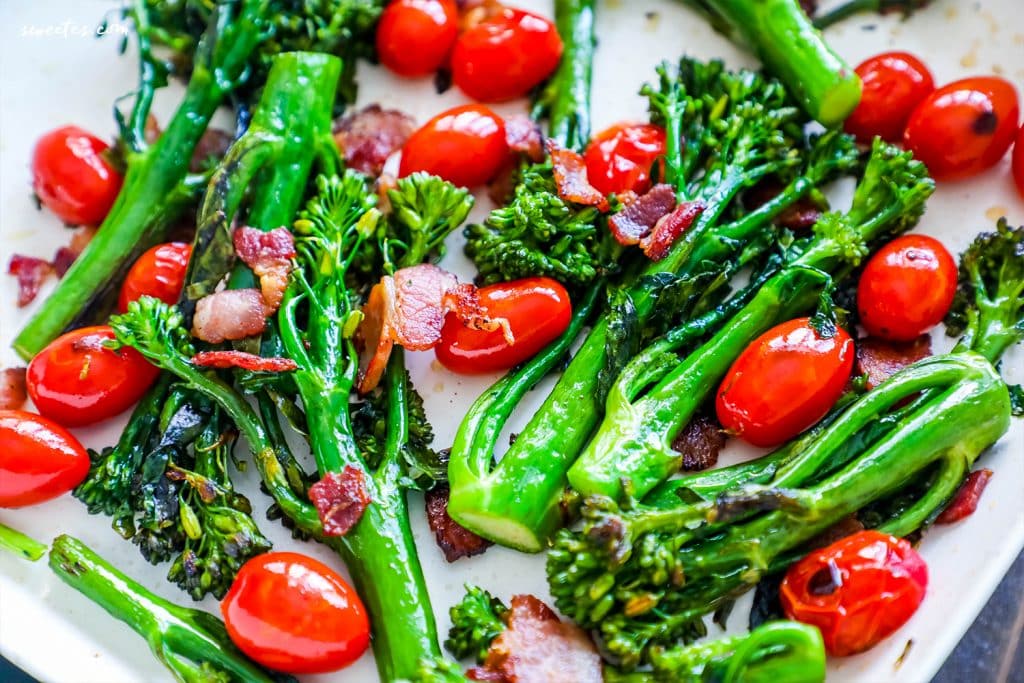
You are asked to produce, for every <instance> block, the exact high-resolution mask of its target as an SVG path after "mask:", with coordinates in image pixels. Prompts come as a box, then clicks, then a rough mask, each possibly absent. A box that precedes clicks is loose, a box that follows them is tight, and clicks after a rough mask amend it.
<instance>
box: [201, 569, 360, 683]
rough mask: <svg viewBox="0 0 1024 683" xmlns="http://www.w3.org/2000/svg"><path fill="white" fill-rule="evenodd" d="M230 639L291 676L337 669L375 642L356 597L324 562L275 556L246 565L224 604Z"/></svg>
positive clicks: (221, 605) (221, 608)
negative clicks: (371, 637) (371, 640)
mask: <svg viewBox="0 0 1024 683" xmlns="http://www.w3.org/2000/svg"><path fill="white" fill-rule="evenodd" d="M220 610H221V613H222V614H223V615H224V623H225V625H226V626H227V630H228V635H229V636H231V640H232V641H233V642H234V643H235V645H237V646H238V648H239V649H240V650H242V652H244V653H245V654H247V655H248V656H249V657H251V658H252V659H254V660H255V661H257V662H259V663H260V664H262V665H263V666H266V667H269V668H271V669H275V670H277V671H283V672H285V673H291V674H312V673H327V672H329V671H337V670H338V669H341V668H343V667H346V666H348V665H349V664H351V663H352V662H354V661H356V660H357V659H359V657H360V656H362V654H363V653H364V652H365V651H366V648H367V647H369V645H370V621H369V618H368V617H367V615H366V609H365V608H364V607H363V603H362V601H361V600H360V599H359V596H358V595H357V594H356V592H355V591H354V590H353V589H352V587H351V586H349V585H348V583H346V582H345V580H344V579H343V578H341V576H339V575H338V573H337V572H335V571H334V570H333V569H331V568H330V567H328V566H327V565H325V564H323V563H321V562H318V561H316V560H314V559H313V558H311V557H307V556H306V555H301V554H299V553H288V552H270V553H266V554H264V555H259V556H258V557H254V558H252V559H251V560H249V561H248V562H246V563H245V564H244V565H243V566H242V568H241V569H240V570H239V572H238V575H237V576H236V577H235V581H234V583H232V584H231V589H230V590H228V593H227V595H226V596H225V597H224V600H223V601H222V602H221V604H220Z"/></svg>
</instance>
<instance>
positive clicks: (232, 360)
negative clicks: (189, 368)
mask: <svg viewBox="0 0 1024 683" xmlns="http://www.w3.org/2000/svg"><path fill="white" fill-rule="evenodd" d="M192 365H198V366H199V367H201V368H219V369H221V370H227V369H229V368H240V369H242V370H252V371H254V372H291V371H292V370H296V369H298V367H299V366H298V365H296V364H295V361H293V360H292V359H291V358H264V357H263V356H257V355H256V354H254V353H246V352H244V351H200V352H199V353H197V354H196V355H194V356H193V357H192Z"/></svg>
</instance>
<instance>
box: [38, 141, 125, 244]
mask: <svg viewBox="0 0 1024 683" xmlns="http://www.w3.org/2000/svg"><path fill="white" fill-rule="evenodd" d="M108 148H109V145H107V143H105V142H103V141H102V140H100V139H99V138H97V137H95V136H93V135H91V134H89V133H88V132H86V131H84V130H82V129H81V128H79V127H77V126H65V127H63V128H58V129H57V130H53V131H50V132H49V133H47V134H46V135H44V136H43V137H41V138H39V141H38V142H37V143H36V148H35V151H34V152H33V153H32V189H33V190H34V191H35V193H36V196H37V197H39V201H41V202H42V203H43V205H44V206H46V208H48V209H49V210H50V211H53V212H54V213H55V214H57V217H58V218H60V219H61V220H62V221H64V222H65V223H67V224H69V225H99V224H100V223H102V222H103V219H104V218H106V217H107V213H109V212H110V207H111V206H113V205H114V200H115V199H117V193H118V192H120V191H121V182H122V180H123V179H122V178H121V174H120V173H118V172H117V171H115V170H114V168H113V167H112V166H111V165H110V164H109V163H107V160H106V159H104V158H103V152H105V151H106V150H107V149H108Z"/></svg>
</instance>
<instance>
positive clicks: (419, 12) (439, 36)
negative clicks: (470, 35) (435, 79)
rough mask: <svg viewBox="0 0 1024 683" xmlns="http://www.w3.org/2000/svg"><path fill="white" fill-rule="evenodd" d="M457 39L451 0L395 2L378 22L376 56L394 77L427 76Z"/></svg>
mask: <svg viewBox="0 0 1024 683" xmlns="http://www.w3.org/2000/svg"><path fill="white" fill-rule="evenodd" d="M458 36H459V11H458V8H457V7H456V6H455V2H454V0H395V2H392V3H391V4H390V5H388V6H387V7H385V8H384V12H382V13H381V15H380V21H379V22H378V23H377V55H378V56H379V57H380V61H381V64H383V65H384V66H386V67H387V68H389V69H391V70H392V71H394V72H395V73H396V74H399V75H401V76H426V75H428V74H431V73H434V72H435V71H437V70H438V69H439V68H441V66H442V65H443V64H444V60H445V58H447V57H448V53H449V52H451V49H452V45H454V44H455V39H456V38H457V37H458Z"/></svg>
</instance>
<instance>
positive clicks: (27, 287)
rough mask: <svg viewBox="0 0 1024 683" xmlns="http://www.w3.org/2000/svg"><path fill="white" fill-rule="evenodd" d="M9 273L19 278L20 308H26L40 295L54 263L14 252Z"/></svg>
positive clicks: (8, 266) (8, 265)
mask: <svg viewBox="0 0 1024 683" xmlns="http://www.w3.org/2000/svg"><path fill="white" fill-rule="evenodd" d="M7 273H8V275H13V276H14V277H16V278H18V308H24V307H25V306H28V305H29V304H30V303H32V302H33V301H35V298H36V297H37V296H38V295H39V288H40V287H42V285H43V282H45V281H46V278H48V277H49V276H50V275H51V274H52V273H53V264H51V263H50V262H49V261H44V260H43V259H41V258H36V257H35V256H24V255H23V254H13V255H12V256H11V260H10V263H8V264H7Z"/></svg>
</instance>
